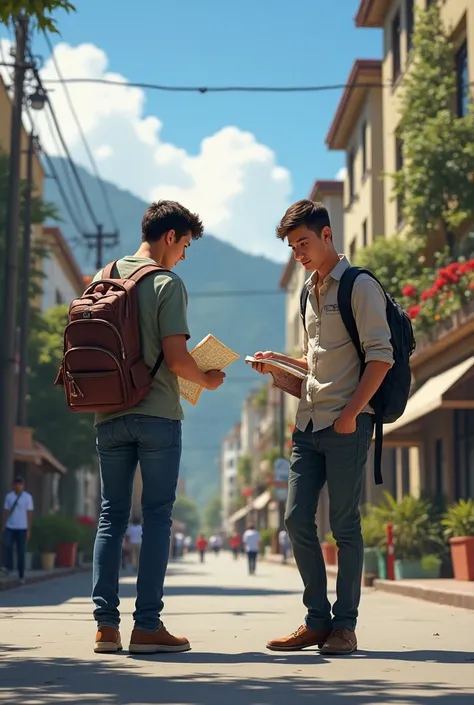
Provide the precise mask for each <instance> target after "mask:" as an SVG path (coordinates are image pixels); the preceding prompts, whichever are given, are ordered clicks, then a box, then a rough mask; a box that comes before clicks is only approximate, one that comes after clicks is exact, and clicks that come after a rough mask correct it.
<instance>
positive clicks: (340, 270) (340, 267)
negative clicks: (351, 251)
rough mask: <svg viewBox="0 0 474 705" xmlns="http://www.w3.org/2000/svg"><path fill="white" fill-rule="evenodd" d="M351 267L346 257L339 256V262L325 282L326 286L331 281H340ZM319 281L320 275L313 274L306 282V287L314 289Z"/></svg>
mask: <svg viewBox="0 0 474 705" xmlns="http://www.w3.org/2000/svg"><path fill="white" fill-rule="evenodd" d="M350 266H351V263H350V262H349V260H348V259H347V257H346V256H345V255H339V262H338V263H337V264H336V266H335V267H334V268H333V269H332V270H331V271H330V272H329V274H328V275H327V277H326V278H325V280H324V284H327V283H328V281H329V279H334V281H337V282H338V281H340V280H341V277H342V275H343V274H344V272H345V271H346V269H349V267H350ZM317 281H318V273H317V272H313V274H312V275H311V276H310V278H309V279H308V281H307V282H306V285H307V287H308V288H312V287H314V286H315V285H316V283H317Z"/></svg>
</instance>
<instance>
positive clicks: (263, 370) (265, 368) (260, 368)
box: [252, 350, 277, 375]
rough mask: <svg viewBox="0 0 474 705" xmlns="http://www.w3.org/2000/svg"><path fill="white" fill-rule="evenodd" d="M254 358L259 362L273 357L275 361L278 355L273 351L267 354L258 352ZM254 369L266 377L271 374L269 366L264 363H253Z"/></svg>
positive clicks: (268, 351)
mask: <svg viewBox="0 0 474 705" xmlns="http://www.w3.org/2000/svg"><path fill="white" fill-rule="evenodd" d="M254 357H255V358H257V359H258V360H265V359H268V358H270V357H273V359H275V358H276V357H277V355H276V353H274V352H272V351H271V350H266V351H265V352H256V353H255V355H254ZM252 369H254V370H256V371H257V372H260V374H261V375H266V374H268V372H269V370H268V365H265V363H264V362H252Z"/></svg>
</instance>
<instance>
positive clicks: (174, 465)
mask: <svg viewBox="0 0 474 705" xmlns="http://www.w3.org/2000/svg"><path fill="white" fill-rule="evenodd" d="M202 233H203V226H202V223H201V221H200V219H199V217H198V216H197V215H194V214H193V213H191V212H190V211H189V210H187V209H186V208H184V206H182V205H180V204H179V203H176V202H174V201H160V202H158V203H153V204H152V205H151V206H150V207H149V208H148V209H147V211H146V213H145V215H144V217H143V221H142V244H141V245H140V247H139V249H138V251H137V252H136V253H135V254H134V255H133V256H131V257H124V258H123V259H120V260H118V261H117V262H114V263H110V264H109V265H107V266H106V267H105V269H104V270H102V271H100V272H98V273H97V275H96V277H95V278H94V281H93V283H92V284H91V285H90V287H88V289H87V290H86V291H85V292H84V294H83V296H82V297H81V298H80V299H77V300H75V301H73V302H72V304H71V306H70V309H69V324H68V326H67V328H66V331H65V354H64V358H63V363H62V366H61V370H60V374H59V376H58V380H57V383H58V384H63V385H64V388H65V392H66V399H67V402H68V406H69V408H70V409H71V410H73V411H76V412H77V411H95V412H96V425H97V450H98V454H99V462H100V477H101V486H102V508H101V514H100V520H99V527H98V532H97V537H96V541H95V548H94V566H93V592H92V598H93V601H94V603H95V610H94V617H95V619H96V621H97V626H98V629H97V635H96V640H95V651H96V652H114V651H120V650H121V649H122V643H121V637H120V632H119V623H120V615H119V610H118V605H119V597H118V584H119V570H120V558H121V548H122V540H123V537H124V533H125V531H126V529H127V525H128V522H129V517H130V506H131V499H132V488H133V478H134V474H135V470H136V468H137V464H138V463H140V470H141V475H142V480H143V493H142V513H143V535H142V544H141V551H140V558H139V567H138V579H137V600H136V609H135V613H134V615H133V618H134V622H135V626H134V629H133V631H132V635H131V638H130V647H129V649H130V651H131V652H135V653H155V652H177V651H187V650H188V649H189V648H190V644H189V641H188V639H186V638H185V637H175V636H173V635H172V634H170V633H169V632H168V631H167V630H166V628H165V627H164V625H163V624H162V622H161V620H160V615H161V612H162V609H163V600H162V598H163V582H164V577H165V572H166V568H167V564H168V557H169V550H170V531H171V512H172V509H173V504H174V501H175V496H176V487H177V482H178V473H179V463H180V456H181V420H182V418H183V411H182V409H181V405H180V393H179V386H178V376H179V377H181V378H183V379H186V380H189V381H191V382H197V383H198V384H200V385H202V386H203V387H205V388H206V389H209V390H215V389H217V388H218V387H219V386H220V385H221V384H222V382H223V379H224V377H225V375H224V373H223V372H220V371H217V370H213V371H210V372H206V373H204V372H202V371H201V370H199V368H198V366H197V364H196V362H195V361H194V359H193V358H192V357H191V355H190V354H189V352H188V350H187V345H186V342H187V340H188V339H189V337H190V333H189V329H188V324H187V313H186V310H187V293H186V289H185V287H184V284H183V282H182V281H181V279H180V278H179V277H178V276H177V275H176V274H174V273H173V272H172V271H171V270H172V269H173V268H174V267H175V265H176V264H178V262H180V261H181V260H184V259H185V256H186V252H187V250H188V248H189V246H190V245H191V242H192V240H196V239H198V238H200V237H201V236H202Z"/></svg>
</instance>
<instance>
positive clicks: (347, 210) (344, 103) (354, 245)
mask: <svg viewBox="0 0 474 705" xmlns="http://www.w3.org/2000/svg"><path fill="white" fill-rule="evenodd" d="M381 82H382V62H381V61H378V60H373V59H357V60H356V61H355V62H354V65H353V67H352V70H351V73H350V75H349V78H348V79H347V84H346V88H345V90H344V92H343V94H342V97H341V100H340V101H339V105H338V107H337V110H336V114H335V116H334V120H333V121H332V124H331V126H330V128H329V132H328V134H327V137H326V144H327V146H328V148H329V149H331V150H343V151H345V153H346V177H345V180H344V225H343V232H344V243H343V247H342V250H343V251H344V253H345V254H346V255H347V256H348V257H349V259H350V260H352V259H354V256H355V253H356V251H357V250H358V249H359V248H361V247H366V246H367V245H370V244H371V243H372V241H373V239H374V238H375V237H376V236H378V235H384V234H385V224H384V212H385V209H384V184H383V181H382V179H381V176H382V172H383V169H384V159H383V125H384V121H383V117H382V115H383V113H382V101H383V98H382V95H383V92H382V88H381V87H380V84H381Z"/></svg>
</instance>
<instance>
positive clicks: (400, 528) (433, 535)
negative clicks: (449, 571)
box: [376, 492, 443, 580]
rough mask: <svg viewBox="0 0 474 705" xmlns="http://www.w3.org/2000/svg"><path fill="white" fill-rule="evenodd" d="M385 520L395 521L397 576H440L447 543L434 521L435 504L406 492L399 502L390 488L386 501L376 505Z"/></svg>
mask: <svg viewBox="0 0 474 705" xmlns="http://www.w3.org/2000/svg"><path fill="white" fill-rule="evenodd" d="M376 514H377V515H378V517H379V519H380V520H381V521H382V522H383V523H384V524H389V523H390V524H392V526H393V538H394V547H395V578H396V579H397V580H403V579H416V578H428V577H431V578H432V577H439V572H440V568H441V560H439V561H436V565H434V562H433V559H432V558H428V557H429V556H430V557H432V556H438V554H439V553H440V551H441V550H442V547H443V541H442V540H441V537H440V535H439V530H438V524H437V523H436V522H433V520H432V514H433V507H432V505H431V503H430V502H429V501H428V500H427V499H423V498H417V497H412V496H411V495H405V496H404V497H403V499H402V500H401V501H399V502H397V501H396V499H395V498H394V497H392V495H390V494H389V493H388V492H386V493H385V503H384V504H382V505H380V506H379V507H377V508H376ZM424 559H425V560H424Z"/></svg>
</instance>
